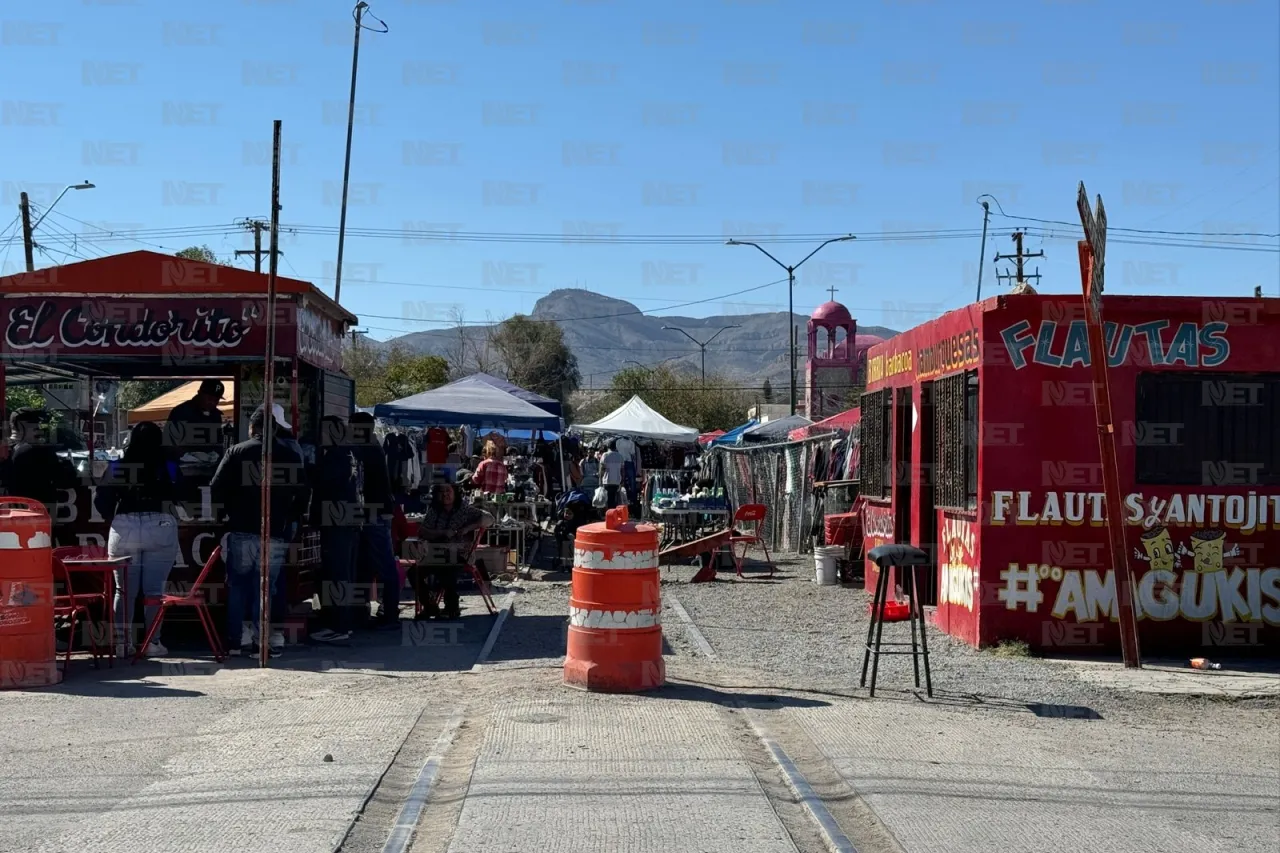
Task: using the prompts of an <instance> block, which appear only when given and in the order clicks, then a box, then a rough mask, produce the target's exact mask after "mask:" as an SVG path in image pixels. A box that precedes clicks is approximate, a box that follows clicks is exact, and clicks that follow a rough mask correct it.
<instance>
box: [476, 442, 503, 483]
mask: <svg viewBox="0 0 1280 853" xmlns="http://www.w3.org/2000/svg"><path fill="white" fill-rule="evenodd" d="M471 485H472V486H475V487H476V488H478V489H479V490H480V491H482V492H484V493H485V494H487V495H492V494H498V493H501V492H505V491H506V490H507V464H506V463H505V462H504V461H503V460H502V451H501V450H500V449H499V448H498V445H497V444H494V443H493V442H492V441H491V442H489V443H488V444H486V445H485V446H484V461H483V462H481V463H480V464H479V465H477V466H476V470H475V473H474V474H472V475H471Z"/></svg>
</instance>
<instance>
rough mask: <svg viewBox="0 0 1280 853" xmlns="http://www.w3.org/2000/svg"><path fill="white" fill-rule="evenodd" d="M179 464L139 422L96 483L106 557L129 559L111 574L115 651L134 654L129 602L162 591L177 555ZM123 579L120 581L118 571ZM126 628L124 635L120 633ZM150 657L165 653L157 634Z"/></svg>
mask: <svg viewBox="0 0 1280 853" xmlns="http://www.w3.org/2000/svg"><path fill="white" fill-rule="evenodd" d="M179 477H180V474H179V472H178V466H177V464H175V463H174V462H173V461H172V460H170V459H169V458H168V454H167V453H166V449H165V446H164V431H163V430H161V429H160V427H159V425H158V424H154V423H152V422H151V421H143V422H142V423H139V424H135V425H134V427H133V429H131V430H130V431H129V439H128V444H127V445H126V446H125V451H124V457H123V458H122V459H120V460H117V461H115V462H112V463H111V466H110V467H109V468H108V469H107V473H106V475H105V476H104V477H103V479H102V482H100V483H99V484H98V488H97V493H96V494H95V495H94V499H93V503H94V506H95V507H96V508H97V510H98V512H99V513H101V514H102V517H103V518H104V519H105V520H106V521H107V522H109V523H110V525H111V532H110V534H109V535H108V537H107V555H108V556H110V557H128V558H129V569H128V571H127V572H116V584H115V586H116V625H117V629H116V630H117V631H118V632H119V633H120V636H118V637H116V638H115V642H116V643H117V644H118V645H119V646H120V648H119V652H118V653H119V655H120V656H121V657H123V656H125V655H132V654H133V646H134V643H133V636H134V633H133V630H132V629H133V606H134V602H136V601H137V599H138V591H139V590H141V591H142V595H143V598H144V599H152V598H159V597H160V596H162V595H164V589H165V583H166V582H167V581H168V580H169V571H170V570H171V569H172V568H173V563H174V560H176V559H177V556H178V519H177V516H176V514H175V507H176V505H177V502H178V493H179V492H178V483H179ZM122 574H124V575H127V576H128V577H127V579H128V582H127V583H122V580H123V578H121V575H122ZM159 609H160V608H159V606H158V605H150V604H149V605H147V607H146V610H145V621H144V622H143V627H144V629H145V627H146V626H148V625H150V624H151V621H152V620H153V619H155V618H156V612H157V611H158V610H159ZM126 632H127V637H126V636H125V634H126ZM146 654H147V655H148V656H151V657H154V656H159V655H165V654H168V649H166V648H165V647H164V644H162V643H161V642H160V636H159V634H157V635H156V636H155V637H153V638H152V639H151V644H150V645H149V646H147V648H146Z"/></svg>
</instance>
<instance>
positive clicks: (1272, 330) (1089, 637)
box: [860, 294, 1280, 656]
mask: <svg viewBox="0 0 1280 853" xmlns="http://www.w3.org/2000/svg"><path fill="white" fill-rule="evenodd" d="M1102 301H1103V307H1104V316H1105V318H1106V320H1107V322H1106V339H1107V350H1108V365H1109V368H1110V371H1109V372H1110V386H1111V398H1112V399H1111V404H1112V408H1113V412H1114V420H1115V423H1116V424H1117V431H1118V435H1117V441H1116V444H1117V456H1118V475H1119V480H1120V485H1121V492H1122V493H1123V495H1124V499H1123V501H1122V503H1123V506H1121V507H1120V508H1119V512H1120V513H1122V518H1123V521H1124V525H1123V527H1124V532H1125V554H1126V557H1127V558H1128V559H1129V561H1130V565H1131V566H1132V567H1133V572H1134V578H1135V583H1136V586H1135V607H1136V610H1137V617H1138V631H1139V634H1140V637H1141V646H1142V649H1143V652H1144V653H1149V654H1160V653H1174V652H1178V653H1182V652H1187V651H1193V650H1194V651H1201V652H1203V651H1206V650H1207V651H1208V652H1209V653H1211V654H1218V655H1222V656H1241V655H1249V654H1252V653H1257V652H1260V651H1262V650H1264V649H1267V648H1270V649H1272V650H1274V649H1275V648H1276V647H1277V643H1280V458H1278V450H1280V442H1277V441H1276V438H1275V436H1276V435H1277V430H1280V300H1277V299H1263V298H1238V299H1237V298H1228V299H1217V298H1186V297H1179V298H1174V297H1146V296H1105V297H1103V300H1102ZM1089 359H1090V348H1089V346H1088V331H1087V328H1086V323H1085V317H1084V314H1083V307H1082V305H1081V301H1080V298H1079V297H1078V296H1074V297H1072V296H1058V295H1038V294H1025V295H1008V296H1000V297H995V298H992V299H988V300H986V301H984V302H981V303H977V304H974V305H970V306H968V307H966V308H962V309H959V310H956V311H952V312H950V313H948V314H945V315H943V316H942V317H939V318H938V319H936V320H933V321H931V322H929V323H926V324H924V325H922V326H918V327H916V328H914V329H911V330H910V331H907V332H904V333H903V334H901V335H898V336H897V337H895V338H893V339H892V340H890V341H887V342H885V343H883V344H879V345H877V346H875V347H873V348H872V349H871V350H870V352H869V353H868V371H867V374H868V383H867V393H866V394H864V395H863V397H862V405H861V445H862V446H861V448H860V450H861V454H862V457H861V473H862V483H861V494H862V496H863V497H864V498H865V499H866V511H865V515H864V530H863V541H864V553H865V552H866V551H870V550H871V549H872V548H873V547H875V546H877V545H881V544H884V543H888V542H900V543H909V544H914V545H917V546H919V547H921V548H923V549H924V550H926V551H927V552H929V553H930V554H932V555H933V557H934V571H933V572H932V573H931V582H930V583H928V584H925V589H923V590H921V592H922V593H923V595H924V598H925V601H926V603H928V604H933V605H935V606H936V611H935V615H934V619H935V621H936V623H937V624H938V626H939V627H941V628H942V629H943V630H945V631H947V632H948V633H950V634H952V635H953V636H955V637H958V638H960V639H962V640H964V641H966V642H968V643H971V644H974V645H983V646H986V645H991V644H995V643H998V642H1000V641H1004V640H1020V641H1023V642H1026V643H1027V644H1028V645H1029V646H1031V647H1032V648H1033V649H1038V650H1045V651H1056V652H1067V653H1079V654H1099V653H1112V652H1115V651H1117V650H1118V649H1119V628H1118V619H1119V613H1118V597H1117V591H1116V580H1115V577H1114V572H1113V571H1112V569H1111V563H1110V553H1109V549H1108V541H1107V534H1106V527H1105V519H1106V515H1105V512H1106V511H1107V507H1106V502H1105V498H1104V490H1103V485H1102V483H1103V478H1102V470H1101V465H1100V462H1099V451H1098V439H1097V435H1098V431H1097V422H1096V417H1095V410H1094V405H1093V396H1092V395H1093V387H1094V384H1093V374H1092V371H1091V369H1090V360H1089ZM866 578H867V581H866V583H867V588H868V589H869V590H870V589H873V588H874V587H873V586H872V585H873V584H874V583H875V578H876V567H875V566H874V565H872V564H871V563H869V562H868V563H867V565H866ZM895 581H896V579H895Z"/></svg>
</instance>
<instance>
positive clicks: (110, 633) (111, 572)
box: [62, 556, 129, 667]
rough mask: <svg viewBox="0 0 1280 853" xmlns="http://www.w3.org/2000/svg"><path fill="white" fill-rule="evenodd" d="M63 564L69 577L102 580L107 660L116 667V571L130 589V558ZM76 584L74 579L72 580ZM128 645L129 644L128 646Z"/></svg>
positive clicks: (82, 559) (67, 559)
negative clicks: (84, 575) (87, 577)
mask: <svg viewBox="0 0 1280 853" xmlns="http://www.w3.org/2000/svg"><path fill="white" fill-rule="evenodd" d="M62 564H63V565H64V566H66V567H67V572H68V574H69V575H77V574H88V575H97V576H98V577H100V578H101V579H102V590H103V592H104V593H106V597H107V606H106V610H107V614H106V615H107V637H108V650H107V659H108V660H109V661H110V662H111V664H110V665H111V666H112V667H114V666H115V657H116V603H115V602H116V593H117V592H118V589H117V588H116V571H117V570H119V571H120V577H121V579H122V580H123V581H124V583H123V584H122V585H123V587H124V588H125V589H126V590H127V589H128V588H129V558H128V557H90V556H83V557H63V558H62ZM72 582H73V584H74V578H72ZM126 645H127V644H126Z"/></svg>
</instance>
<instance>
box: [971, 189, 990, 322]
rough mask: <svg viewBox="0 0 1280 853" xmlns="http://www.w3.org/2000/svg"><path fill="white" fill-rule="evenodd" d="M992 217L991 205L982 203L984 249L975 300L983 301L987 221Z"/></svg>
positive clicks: (979, 254)
mask: <svg viewBox="0 0 1280 853" xmlns="http://www.w3.org/2000/svg"><path fill="white" fill-rule="evenodd" d="M990 219H991V205H989V204H987V203H986V202H985V201H984V202H983V203H982V249H981V250H980V251H979V252H978V297H977V299H975V300H974V301H975V302H981V301H982V268H983V267H984V266H986V258H987V222H988V221H989V220H990Z"/></svg>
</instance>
